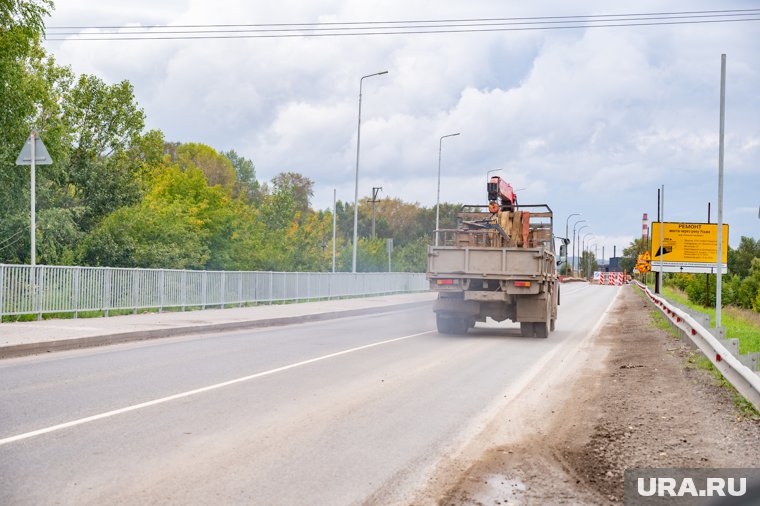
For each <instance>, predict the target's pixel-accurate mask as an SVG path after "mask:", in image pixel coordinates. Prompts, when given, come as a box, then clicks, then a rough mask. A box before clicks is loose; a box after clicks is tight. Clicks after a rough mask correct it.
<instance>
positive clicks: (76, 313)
mask: <svg viewBox="0 0 760 506" xmlns="http://www.w3.org/2000/svg"><path fill="white" fill-rule="evenodd" d="M81 275H82V268H81V267H77V268H76V269H75V270H74V319H77V318H79V284H80V283H81V280H80V278H81Z"/></svg>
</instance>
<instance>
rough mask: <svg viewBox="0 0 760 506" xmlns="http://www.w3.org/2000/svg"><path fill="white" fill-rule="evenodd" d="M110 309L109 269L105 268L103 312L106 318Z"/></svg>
mask: <svg viewBox="0 0 760 506" xmlns="http://www.w3.org/2000/svg"><path fill="white" fill-rule="evenodd" d="M110 308H111V268H110V267H106V268H105V271H104V272H103V310H104V311H105V314H106V316H108V312H109V309H110Z"/></svg>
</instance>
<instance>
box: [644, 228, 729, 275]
mask: <svg viewBox="0 0 760 506" xmlns="http://www.w3.org/2000/svg"><path fill="white" fill-rule="evenodd" d="M660 237H662V245H660ZM717 249H718V225H717V224H715V223H668V222H665V223H659V222H654V223H652V250H651V262H652V264H653V267H654V270H658V268H659V264H660V260H662V263H663V270H664V271H666V272H715V269H716V265H715V264H716V259H717ZM727 259H728V225H727V224H724V225H723V247H722V255H721V263H722V270H723V272H726V262H727Z"/></svg>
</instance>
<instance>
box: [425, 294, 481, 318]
mask: <svg viewBox="0 0 760 506" xmlns="http://www.w3.org/2000/svg"><path fill="white" fill-rule="evenodd" d="M433 311H435V312H436V313H457V314H461V315H468V316H475V315H477V314H478V313H480V304H479V303H478V302H475V301H472V300H463V299H454V298H445V299H438V300H436V301H435V302H434V303H433Z"/></svg>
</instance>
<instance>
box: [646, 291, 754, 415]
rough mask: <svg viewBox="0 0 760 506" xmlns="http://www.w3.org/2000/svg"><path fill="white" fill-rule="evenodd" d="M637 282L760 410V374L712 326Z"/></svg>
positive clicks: (672, 322)
mask: <svg viewBox="0 0 760 506" xmlns="http://www.w3.org/2000/svg"><path fill="white" fill-rule="evenodd" d="M636 284H637V285H638V286H639V288H641V289H642V290H643V291H644V293H646V294H647V296H648V297H649V298H650V299H651V300H652V302H654V304H655V305H656V306H657V307H658V308H659V309H660V310H661V311H662V312H663V313H665V314H666V316H667V317H668V319H669V321H670V323H671V324H672V325H674V326H675V327H677V328H678V329H680V330H681V331H683V333H684V334H686V335H687V336H689V337H690V338H691V340H692V341H693V342H694V344H695V345H696V346H697V347H698V348H699V349H700V350H701V351H702V353H704V354H705V356H706V357H707V358H708V359H710V362H712V364H713V365H714V366H715V367H716V369H718V370H719V371H720V372H721V374H723V376H724V377H725V378H726V380H728V382H729V383H731V385H733V386H734V388H736V390H737V391H738V392H739V393H740V394H742V395H743V396H744V398H745V399H747V400H748V401H749V402H751V403H752V405H753V406H755V409H758V410H760V375H758V374H757V373H756V372H755V371H753V370H751V369H750V368H749V367H747V366H746V365H744V364H742V363H741V361H740V360H739V359H738V358H737V357H735V356H734V355H732V354H731V352H730V351H729V350H728V349H727V348H726V347H725V346H723V344H721V342H720V341H719V340H718V339H717V338H716V337H715V336H713V335H712V333H711V332H710V331H709V330H708V329H706V328H705V327H704V326H703V325H702V324H700V323H699V322H698V321H697V320H696V319H695V318H693V317H692V316H691V315H690V314H688V313H687V312H686V311H683V310H681V309H680V308H678V307H676V306H675V305H673V304H672V303H670V302H669V301H668V300H666V299H665V298H663V297H660V296H658V295H655V294H653V293H652V292H651V291H650V290H649V288H648V287H646V286H645V285H643V284H642V283H639V282H638V281H636Z"/></svg>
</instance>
